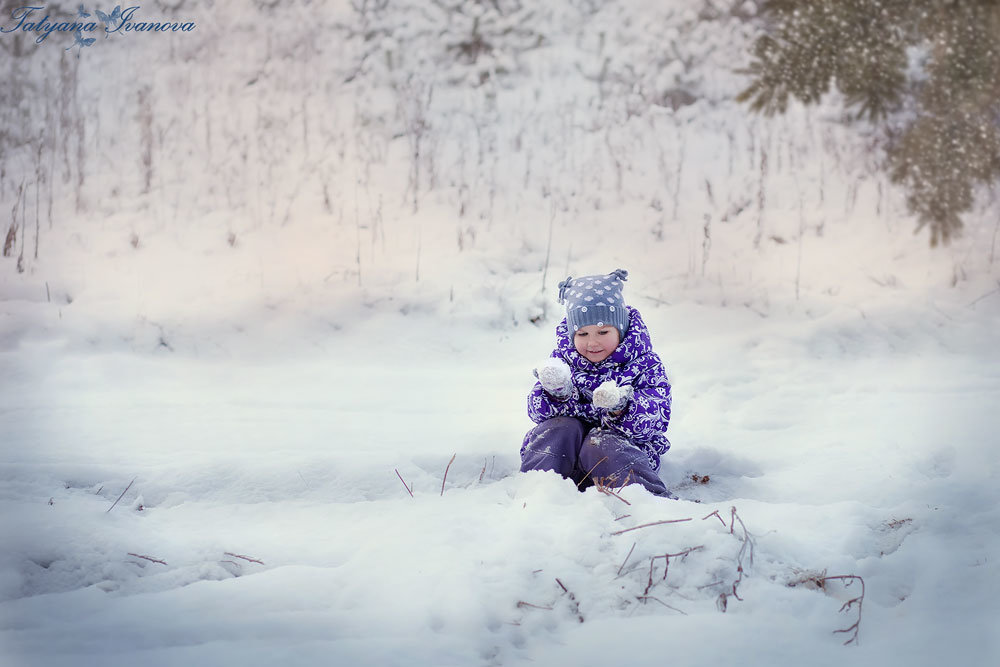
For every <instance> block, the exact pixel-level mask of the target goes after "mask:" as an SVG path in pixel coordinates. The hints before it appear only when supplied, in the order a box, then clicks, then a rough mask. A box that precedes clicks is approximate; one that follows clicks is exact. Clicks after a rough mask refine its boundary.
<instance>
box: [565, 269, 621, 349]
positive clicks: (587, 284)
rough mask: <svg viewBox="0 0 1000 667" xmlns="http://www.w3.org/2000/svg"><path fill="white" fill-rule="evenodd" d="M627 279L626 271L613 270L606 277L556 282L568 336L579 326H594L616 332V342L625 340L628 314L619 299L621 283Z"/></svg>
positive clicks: (574, 332) (567, 279)
mask: <svg viewBox="0 0 1000 667" xmlns="http://www.w3.org/2000/svg"><path fill="white" fill-rule="evenodd" d="M627 279H628V271H626V270H625V269H615V270H614V271H613V272H611V273H608V274H606V275H600V276H583V277H582V278H572V277H570V278H566V280H564V281H562V282H561V283H559V303H565V304H566V324H567V325H568V326H569V334H570V337H572V336H573V335H575V334H576V332H577V330H579V329H580V327H585V326H587V325H588V324H596V325H597V326H599V327H603V326H605V325H608V326H612V327H614V328H616V329H618V333H619V335H620V340H624V339H625V332H626V331H628V324H629V315H628V308H626V307H625V299H623V298H622V287H623V285H622V283H623V282H625V280H627Z"/></svg>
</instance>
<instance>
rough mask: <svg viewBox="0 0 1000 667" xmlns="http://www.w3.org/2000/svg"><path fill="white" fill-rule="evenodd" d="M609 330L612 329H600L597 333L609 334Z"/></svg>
mask: <svg viewBox="0 0 1000 667" xmlns="http://www.w3.org/2000/svg"><path fill="white" fill-rule="evenodd" d="M609 331H611V329H605V330H604V331H598V332H597V333H599V334H600V335H602V336H607V335H608V332H609Z"/></svg>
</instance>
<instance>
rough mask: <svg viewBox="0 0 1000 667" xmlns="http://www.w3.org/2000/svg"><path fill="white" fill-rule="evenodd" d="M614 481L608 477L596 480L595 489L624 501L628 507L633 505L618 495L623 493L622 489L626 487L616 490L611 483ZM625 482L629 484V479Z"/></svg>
mask: <svg viewBox="0 0 1000 667" xmlns="http://www.w3.org/2000/svg"><path fill="white" fill-rule="evenodd" d="M613 481H614V480H611V479H609V478H607V477H600V478H597V479H595V480H594V487H595V488H596V489H597V490H598V491H599V492H601V493H603V494H604V495H606V496H612V497H614V498H617V499H618V500H620V501H622V502H623V503H625V504H626V505H631V504H632V503H630V502H629V501H627V500H625V499H624V498H622V497H621V496H619V495H618V491H621V489H622V487H624V486H625V485H624V484H623V485H622V486H620V487H618V489H615V488H614V487H612V486H611V482H613ZM625 481H626V482H627V481H628V479H627V478H626V480H625Z"/></svg>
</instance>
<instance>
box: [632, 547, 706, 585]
mask: <svg viewBox="0 0 1000 667" xmlns="http://www.w3.org/2000/svg"><path fill="white" fill-rule="evenodd" d="M704 548H705V547H704V545H701V546H697V547H690V548H689V549H685V550H684V551H679V552H677V553H675V554H663V555H662V556H653V557H652V558H650V559H649V582H648V583H647V584H646V591H645V592H644V593H643V595H649V591H650V589H651V588H653V571H654V570H655V567H656V561H658V560H659V559H661V558H662V559H663V577H662V578H661V579H660V581H666V580H667V573H668V572H670V559H671V558H681V559H682V560H683V559H684V558H686V557H687V555H688V554H689V553H691V552H692V551H699V550H701V549H704Z"/></svg>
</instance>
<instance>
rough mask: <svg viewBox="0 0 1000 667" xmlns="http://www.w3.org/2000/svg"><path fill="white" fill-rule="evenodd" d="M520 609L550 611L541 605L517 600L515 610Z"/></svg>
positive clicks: (549, 608) (550, 609)
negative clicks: (528, 608)
mask: <svg viewBox="0 0 1000 667" xmlns="http://www.w3.org/2000/svg"><path fill="white" fill-rule="evenodd" d="M522 607H530V608H532V609H544V610H545V611H552V607H543V606H541V605H537V604H531V603H530V602H525V601H524V600H518V601H517V608H518V609H520V608H522Z"/></svg>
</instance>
